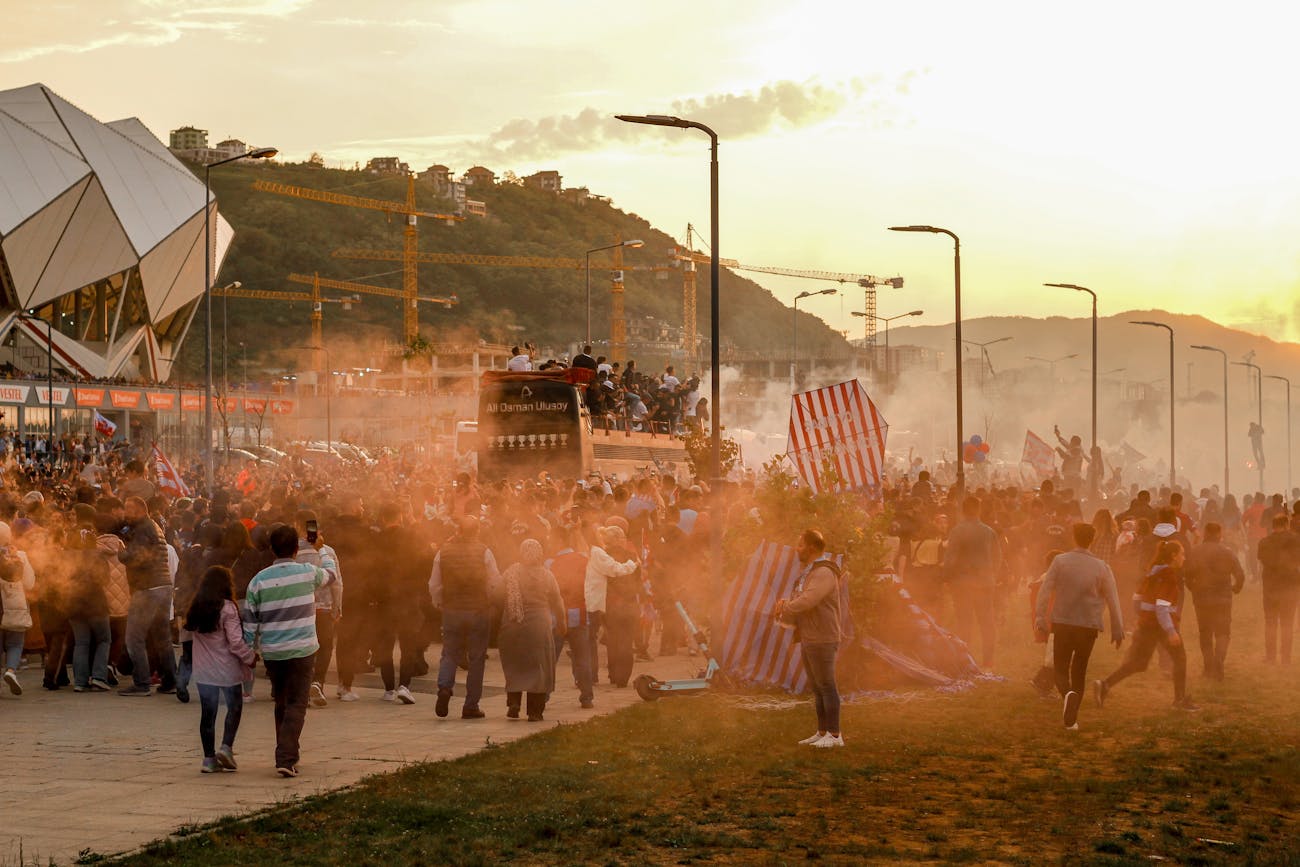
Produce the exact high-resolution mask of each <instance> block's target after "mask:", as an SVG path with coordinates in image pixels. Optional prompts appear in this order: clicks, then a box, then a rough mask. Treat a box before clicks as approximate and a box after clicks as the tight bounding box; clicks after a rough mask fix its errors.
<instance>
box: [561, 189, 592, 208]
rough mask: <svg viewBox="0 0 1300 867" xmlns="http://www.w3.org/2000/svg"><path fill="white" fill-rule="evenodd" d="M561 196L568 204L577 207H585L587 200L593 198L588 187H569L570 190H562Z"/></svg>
mask: <svg viewBox="0 0 1300 867" xmlns="http://www.w3.org/2000/svg"><path fill="white" fill-rule="evenodd" d="M560 196H561V197H563V198H564V200H565V201H566V202H570V203H572V204H575V205H585V204H586V203H587V199H589V198H590V197H591V190H589V189H587V188H586V187H569V188H568V189H564V190H560Z"/></svg>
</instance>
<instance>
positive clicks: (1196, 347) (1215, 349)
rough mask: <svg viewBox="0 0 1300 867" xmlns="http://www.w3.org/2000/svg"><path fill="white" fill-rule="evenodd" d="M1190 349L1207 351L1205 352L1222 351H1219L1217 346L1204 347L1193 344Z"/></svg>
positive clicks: (1220, 350)
mask: <svg viewBox="0 0 1300 867" xmlns="http://www.w3.org/2000/svg"><path fill="white" fill-rule="evenodd" d="M1192 349H1207V350H1209V351H1210V352H1222V351H1223V350H1222V349H1220V348H1219V347H1217V346H1205V345H1203V344H1194V345H1193V346H1192Z"/></svg>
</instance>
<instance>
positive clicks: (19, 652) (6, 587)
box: [0, 522, 36, 695]
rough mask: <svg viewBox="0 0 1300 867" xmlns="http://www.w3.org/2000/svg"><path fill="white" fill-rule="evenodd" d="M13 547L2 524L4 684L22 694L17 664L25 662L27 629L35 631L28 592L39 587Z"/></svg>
mask: <svg viewBox="0 0 1300 867" xmlns="http://www.w3.org/2000/svg"><path fill="white" fill-rule="evenodd" d="M12 545H13V532H12V531H11V530H10V529H9V525H8V524H6V523H3V522H0V604H2V605H3V606H4V616H3V617H2V618H0V635H2V636H3V639H4V669H5V673H4V682H5V686H7V687H9V691H10V692H11V693H13V694H14V695H22V694H23V687H22V684H21V683H19V682H18V663H19V662H20V661H22V657H23V644H24V642H25V641H26V639H27V630H28V629H31V628H32V612H31V609H30V608H28V607H27V592H28V591H29V590H31V589H32V588H33V587H35V586H36V573H35V572H34V571H32V564H31V563H29V562H28V561H27V555H26V554H25V553H23V552H22V551H19V550H18V549H17V548H14V547H12Z"/></svg>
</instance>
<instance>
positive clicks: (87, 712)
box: [0, 645, 700, 865]
mask: <svg viewBox="0 0 1300 867" xmlns="http://www.w3.org/2000/svg"><path fill="white" fill-rule="evenodd" d="M438 653H439V648H438V646H437V645H434V646H433V647H431V648H430V649H429V653H428V657H429V661H430V663H431V666H432V668H433V671H432V672H431V674H430V676H427V677H422V678H416V681H415V683H414V684H413V691H414V692H415V693H416V703H415V704H413V705H402V704H400V703H391V704H390V703H388V702H385V701H382V700H381V698H380V697H381V696H382V694H383V692H382V686H381V685H380V683H379V678H378V675H377V674H370V675H363V676H361V677H359V678H358V685H359V688H358V690H357V691H358V693H359V694H360V695H361V699H362V700H361V701H358V702H349V703H343V702H340V701H337V700H336V699H335V698H334V694H335V687H334V686H333V684H332V683H331V684H330V685H329V686H327V688H326V695H327V696H328V697H329V699H330V703H329V706H328V707H325V708H321V709H313V710H311V711H309V712H308V715H307V725H306V729H305V730H304V732H303V738H302V764H301V765H300V771H301V774H300V776H298V777H297V778H295V779H291V780H284V779H281V778H279V777H278V776H276V774H275V771H274V749H275V736H274V731H273V723H272V711H273V708H272V704H271V701H270V687H269V685H268V684H267V682H266V680H265V678H264V677H263V673H262V672H261V670H260V669H259V671H258V681H257V685H256V686H255V688H254V690H253V694H254V698H255V700H254V701H253V702H252V703H251V704H245V706H244V715H243V721H242V723H241V724H240V729H239V737H238V738H237V739H236V741H235V753H236V758H237V759H238V761H239V770H238V771H237V772H235V773H222V774H200V773H199V764H200V761H201V759H202V750H201V749H200V747H199V733H198V727H199V708H198V698H197V694H194V690H193V688H191V693H192V694H193V695H194V697H193V698H192V700H191V702H190V703H189V704H181V703H180V702H178V701H177V700H176V697H175V696H171V695H158V694H155V695H153V696H150V697H148V698H125V697H122V696H119V695H117V694H116V693H115V692H112V693H74V692H72V690H71V688H69V687H64V688H63V689H60V690H58V691H57V692H49V691H47V690H44V689H42V688H41V686H40V680H41V674H40V669H39V668H34V667H32V666H28V667H27V668H26V669H25V670H23V671H22V672H21V673H20V675H21V677H22V681H23V686H24V694H23V695H22V696H20V697H15V696H11V695H9V693H8V691H7V690H4V689H3V688H0V756H3V758H2V759H0V761H2V762H3V769H4V780H5V783H4V786H3V787H2V791H0V817H3V820H2V821H0V865H10V864H15V865H16V864H19V863H22V864H24V865H25V864H32V863H38V862H39V863H40V864H42V865H44V864H47V863H49V862H50V860H51V859H53V860H54V862H55V863H58V864H67V863H71V862H73V861H75V860H76V859H77V857H78V855H79V853H81V852H82V851H85V850H89V851H91V852H95V853H99V854H104V855H108V854H115V853H120V852H125V851H129V850H132V849H135V848H137V847H139V846H141V845H143V844H145V843H148V842H149V841H151V840H155V839H158V838H160V837H165V836H167V835H169V834H172V833H174V832H175V831H176V830H177V829H180V828H184V827H186V826H191V825H198V824H203V823H207V822H211V821H213V820H215V819H219V818H221V817H223V816H229V815H237V814H245V813H249V812H253V811H256V810H259V809H262V808H265V807H268V806H273V805H278V804H283V803H284V802H286V801H289V800H293V799H296V798H302V797H306V796H309V795H314V794H318V793H321V792H325V791H328V790H331V789H337V788H340V787H343V786H348V785H351V784H353V783H355V782H357V781H358V780H360V779H362V778H363V777H366V776H369V775H371V774H376V773H384V772H387V771H391V770H395V769H397V768H399V767H401V766H402V765H405V764H408V763H411V762H421V761H436V760H440V759H453V758H457V757H459V756H463V755H466V754H468V753H472V752H475V751H476V750H480V749H483V747H484V745H485V744H486V743H487V742H488V740H489V739H490V740H491V742H492V743H494V744H498V743H505V742H506V741H513V740H517V739H519V738H522V737H525V736H527V735H529V734H534V733H536V732H538V731H543V730H545V729H547V728H550V727H552V726H555V725H556V724H558V723H577V722H582V721H584V720H587V719H590V718H591V717H593V716H596V715H599V714H604V713H610V712H612V711H615V710H618V709H620V708H623V707H626V706H628V705H631V704H634V703H636V702H638V701H639V700H640V699H638V697H637V695H636V691H635V690H633V689H632V688H631V687H628V688H626V689H615V688H613V687H611V686H609V685H607V684H606V685H603V686H597V688H596V707H595V709H594V710H582V709H581V708H580V707H579V706H578V691H577V689H576V688H575V687H574V685H573V675H572V670H571V668H570V666H569V664H568V660H567V658H566V657H563V656H562V657H561V659H560V663H559V666H558V667H557V671H556V684H557V689H556V692H555V694H554V695H553V696H552V697H551V701H550V704H549V705H548V706H547V709H546V721H545V722H541V723H529V722H527V721H526V720H525V721H518V720H508V719H506V717H505V690H504V683H505V681H504V677H503V675H502V672H501V664H500V662H499V661H498V660H497V654H496V651H495V650H493V651H492V653H491V657H490V658H489V660H488V664H487V674H486V678H485V686H484V696H483V701H482V709H483V710H484V711H485V712H486V713H487V718H486V719H482V720H462V719H461V718H460V710H461V704H462V702H463V699H462V696H463V694H464V674H465V673H464V671H461V672H459V678H460V681H459V683H458V684H457V687H456V698H454V699H453V700H452V704H451V713H450V714H449V715H448V716H447V718H446V719H438V717H437V716H436V715H435V714H434V695H433V693H435V692H436V684H435V680H436V677H435V675H436V669H437V662H438ZM699 667H700V665H699V663H698V658H690V657H687V656H685V655H679V656H675V657H665V658H663V659H660V660H656V661H655V662H652V663H647V662H639V663H637V666H636V674H641V673H647V672H648V673H651V674H654V675H655V676H656V677H660V678H677V677H690V676H694V674H695V673H696V671H697V670H698V668H699ZM634 676H635V674H634ZM330 677H331V679H332V678H333V673H331V675H330ZM224 712H225V711H224V708H223V709H222V710H221V712H220V713H219V714H218V717H217V739H218V742H219V741H220V738H221V719H222V715H223V714H224ZM20 853H21V861H20Z"/></svg>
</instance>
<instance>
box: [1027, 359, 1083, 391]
mask: <svg viewBox="0 0 1300 867" xmlns="http://www.w3.org/2000/svg"><path fill="white" fill-rule="evenodd" d="M1078 357H1079V353H1077V352H1071V353H1070V354H1069V355H1062V356H1061V357H1060V358H1042V357H1041V356H1038V355H1026V356H1025V360H1026V361H1041V362H1043V363H1044V364H1046V365H1047V368H1048V374H1047V375H1048V376H1050V377H1051V379H1052V385H1056V365H1058V364H1060V363H1061V362H1062V361H1069V360H1070V359H1071V358H1078Z"/></svg>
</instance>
